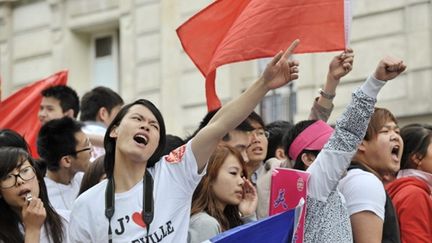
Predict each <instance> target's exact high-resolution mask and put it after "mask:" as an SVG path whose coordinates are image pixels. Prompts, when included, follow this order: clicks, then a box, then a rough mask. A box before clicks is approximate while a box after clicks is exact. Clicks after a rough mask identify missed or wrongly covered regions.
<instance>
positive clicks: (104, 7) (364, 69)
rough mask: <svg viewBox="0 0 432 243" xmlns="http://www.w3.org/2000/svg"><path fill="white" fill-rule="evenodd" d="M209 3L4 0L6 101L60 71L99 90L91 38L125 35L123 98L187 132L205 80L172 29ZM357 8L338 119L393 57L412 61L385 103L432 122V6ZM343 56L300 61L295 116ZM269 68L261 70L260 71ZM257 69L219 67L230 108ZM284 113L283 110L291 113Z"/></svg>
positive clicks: (386, 3)
mask: <svg viewBox="0 0 432 243" xmlns="http://www.w3.org/2000/svg"><path fill="white" fill-rule="evenodd" d="M211 2H212V1H210V0H205V1H196V0H182V1H172V0H121V1H120V0H73V1H72V0H49V1H42V0H27V1H19V0H17V1H10V0H9V1H5V0H3V1H2V0H0V74H1V77H2V80H3V84H2V98H3V99H4V98H5V97H7V96H8V95H9V94H11V93H12V92H13V91H15V90H17V89H19V88H20V87H22V86H24V85H26V84H28V83H30V82H33V81H35V80H38V79H41V78H43V77H46V76H48V75H50V74H52V73H54V72H56V71H58V70H60V69H65V68H66V69H69V72H70V75H69V85H71V86H72V87H73V88H75V89H76V90H77V91H78V92H79V94H81V95H82V94H83V93H84V92H85V91H87V90H89V89H91V88H92V87H93V85H94V84H93V81H92V79H93V78H92V77H93V75H94V73H93V65H94V60H93V57H92V55H93V44H92V43H93V40H94V38H95V37H97V36H98V35H103V34H104V33H115V34H114V35H115V36H116V38H117V39H118V46H117V48H118V57H117V60H118V72H117V73H118V74H117V75H118V80H119V86H118V90H117V91H118V92H119V93H120V94H121V95H122V96H123V97H124V99H125V100H126V101H132V100H134V99H136V98H147V99H149V100H151V101H153V102H154V103H155V104H156V105H157V106H158V107H159V108H160V109H161V111H162V113H163V114H164V117H165V119H166V124H167V129H168V133H173V134H178V135H182V136H183V135H186V134H188V133H190V132H191V131H193V130H194V129H195V127H196V126H197V124H198V123H199V121H200V120H201V118H202V117H203V116H204V115H205V113H206V106H205V96H204V78H203V76H202V75H201V74H200V73H199V72H198V71H197V69H196V67H195V66H194V64H193V63H192V62H191V61H190V59H189V58H188V56H187V55H186V54H185V53H184V51H183V50H182V48H181V45H180V42H179V40H178V37H177V35H176V32H175V29H176V28H177V27H178V26H180V25H181V24H182V23H183V22H184V21H186V20H187V19H188V18H189V17H191V16H193V15H194V14H195V13H196V12H198V11H199V10H200V9H202V8H203V7H205V6H206V5H208V4H209V3H211ZM352 2H353V4H354V6H353V8H352V10H353V16H354V18H353V22H352V33H351V42H350V46H351V47H352V48H353V49H354V50H355V55H356V57H355V63H354V70H353V71H352V72H351V73H350V74H349V75H348V76H347V77H346V78H344V79H343V81H342V82H341V84H340V86H339V87H338V89H337V97H336V98H335V101H334V102H335V111H334V115H332V118H331V120H330V121H331V122H334V121H335V118H336V117H337V116H338V115H339V114H340V113H341V112H342V111H343V109H344V108H345V106H346V104H347V103H348V102H349V99H350V93H351V91H352V90H353V89H354V88H355V87H357V86H358V85H359V84H360V83H361V82H362V81H363V80H364V79H365V78H366V77H367V76H368V75H369V74H370V73H371V72H372V71H373V70H374V68H375V66H376V64H377V62H378V60H379V59H380V58H381V57H382V56H384V55H387V54H390V55H395V56H398V57H401V58H403V59H404V60H406V63H407V64H408V71H407V72H406V73H405V74H404V75H402V77H401V78H399V79H397V80H395V81H394V82H391V83H390V84H388V85H387V86H386V87H385V88H384V90H383V91H382V93H381V94H380V97H379V100H380V101H379V105H380V106H383V107H387V108H389V109H390V110H392V111H393V112H394V113H395V114H396V115H397V116H398V117H399V118H400V120H401V122H402V123H403V124H404V123H408V122H412V121H414V120H416V119H419V120H421V121H424V122H432V113H431V111H432V109H431V99H432V98H431V96H430V95H429V91H430V90H431V89H430V88H431V84H430V83H431V82H432V81H431V74H432V72H431V71H432V66H431V56H432V55H431V46H432V45H431V14H430V13H431V1H430V0H410V1H407V0H392V1H390V0H383V1H375V0H362V1H352ZM336 54H337V53H321V54H304V55H296V58H297V59H299V60H300V61H301V68H300V72H301V74H300V75H301V77H300V79H299V80H298V81H296V82H295V89H296V90H297V114H296V115H295V119H294V120H295V121H298V120H301V119H305V118H306V117H307V115H308V113H309V109H310V106H311V104H312V100H313V97H315V96H316V95H317V90H318V88H319V87H321V86H322V85H323V83H324V81H325V77H326V72H327V69H328V63H329V61H330V60H331V58H332V57H333V56H334V55H336ZM261 66H262V65H261ZM259 70H260V67H259V65H258V62H256V61H249V62H244V63H237V64H232V65H227V66H224V67H221V68H219V69H218V73H217V91H218V94H219V96H220V98H221V100H222V102H223V103H225V102H227V101H229V100H230V99H232V97H235V96H238V95H239V94H240V93H241V92H242V91H243V90H244V89H245V88H246V87H247V86H248V85H249V84H250V83H251V82H252V81H253V80H254V79H256V78H257V76H258V72H259ZM285 113H287V112H285V111H284V114H285Z"/></svg>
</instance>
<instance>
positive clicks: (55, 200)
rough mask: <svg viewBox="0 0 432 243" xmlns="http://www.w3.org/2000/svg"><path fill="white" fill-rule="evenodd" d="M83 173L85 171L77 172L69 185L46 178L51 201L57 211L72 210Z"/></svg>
mask: <svg viewBox="0 0 432 243" xmlns="http://www.w3.org/2000/svg"><path fill="white" fill-rule="evenodd" d="M83 175H84V173H83V172H78V173H76V174H75V176H74V177H73V178H72V180H71V183H70V184H69V185H65V184H62V183H57V182H55V181H53V180H51V179H50V178H48V177H45V178H44V180H45V184H46V187H47V191H48V198H49V201H50V203H51V205H52V206H53V208H54V209H55V210H56V211H59V210H66V211H70V210H72V205H73V203H74V201H75V199H76V197H77V196H78V192H79V189H80V186H81V181H82V178H83Z"/></svg>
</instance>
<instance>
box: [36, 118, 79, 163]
mask: <svg viewBox="0 0 432 243" xmlns="http://www.w3.org/2000/svg"><path fill="white" fill-rule="evenodd" d="M81 127H82V124H81V123H80V122H78V121H76V120H74V119H72V118H70V117H67V116H65V117H63V118H60V119H54V120H51V121H48V122H47V123H45V124H44V125H43V126H42V127H41V129H40V131H39V135H38V138H37V150H38V153H39V156H40V158H41V159H42V160H43V162H44V163H46V166H47V169H48V170H51V171H57V170H58V169H59V168H60V165H59V162H60V159H61V158H62V157H63V156H66V155H72V156H76V153H75V149H76V146H77V142H78V141H77V140H76V138H75V135H76V133H78V132H80V131H81Z"/></svg>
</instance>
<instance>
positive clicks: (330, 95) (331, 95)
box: [319, 89, 336, 100]
mask: <svg viewBox="0 0 432 243" xmlns="http://www.w3.org/2000/svg"><path fill="white" fill-rule="evenodd" d="M319 94H320V95H321V96H322V97H324V98H326V99H328V100H333V99H334V97H336V94H329V93H326V92H324V90H323V89H319Z"/></svg>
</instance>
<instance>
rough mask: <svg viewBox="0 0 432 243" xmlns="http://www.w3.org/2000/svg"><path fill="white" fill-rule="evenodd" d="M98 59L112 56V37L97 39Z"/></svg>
mask: <svg viewBox="0 0 432 243" xmlns="http://www.w3.org/2000/svg"><path fill="white" fill-rule="evenodd" d="M95 44H96V57H104V56H110V55H111V47H112V37H111V36H107V37H102V38H97V39H96V43H95Z"/></svg>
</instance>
